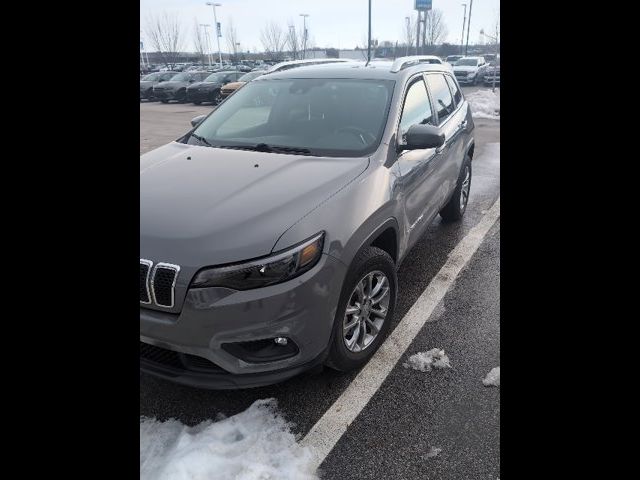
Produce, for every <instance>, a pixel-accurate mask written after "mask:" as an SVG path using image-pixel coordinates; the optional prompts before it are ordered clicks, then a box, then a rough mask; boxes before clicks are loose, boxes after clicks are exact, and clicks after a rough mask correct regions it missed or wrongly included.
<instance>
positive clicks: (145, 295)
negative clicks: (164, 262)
mask: <svg viewBox="0 0 640 480" xmlns="http://www.w3.org/2000/svg"><path fill="white" fill-rule="evenodd" d="M148 273H149V265H146V264H144V263H141V264H140V301H141V302H143V303H149V292H148V291H147V275H148Z"/></svg>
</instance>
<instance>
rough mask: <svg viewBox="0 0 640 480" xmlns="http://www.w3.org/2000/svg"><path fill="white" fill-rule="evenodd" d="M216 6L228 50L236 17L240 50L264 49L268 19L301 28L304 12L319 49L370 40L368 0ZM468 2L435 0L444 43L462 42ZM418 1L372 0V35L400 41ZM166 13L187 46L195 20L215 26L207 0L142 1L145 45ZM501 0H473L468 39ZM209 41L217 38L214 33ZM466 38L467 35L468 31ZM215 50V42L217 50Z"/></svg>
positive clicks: (249, 1)
mask: <svg viewBox="0 0 640 480" xmlns="http://www.w3.org/2000/svg"><path fill="white" fill-rule="evenodd" d="M216 3H221V4H222V6H221V7H216V13H217V15H218V21H219V22H220V23H222V34H223V38H221V39H220V47H221V49H222V50H223V51H227V46H226V41H225V39H224V34H225V24H226V23H227V22H228V21H229V19H233V23H234V25H235V28H236V31H237V32H238V39H239V41H240V43H241V48H242V50H244V51H246V50H251V51H253V50H254V49H256V50H257V51H262V50H263V48H262V44H261V43H260V30H261V29H262V28H263V26H264V25H265V23H266V22H268V21H270V20H273V21H276V22H278V23H280V24H281V25H282V26H283V27H286V25H287V22H288V21H289V20H292V21H293V22H294V23H295V24H296V25H298V26H301V24H302V17H300V16H299V14H300V13H308V14H309V17H307V28H308V29H309V37H310V39H312V40H313V42H314V43H315V45H316V46H318V47H332V48H354V47H355V46H356V45H359V46H361V47H362V46H363V40H365V44H366V35H367V5H368V0H321V1H318V0H219V1H218V2H216ZM462 3H467V16H468V13H469V3H470V0H433V8H434V9H439V10H442V12H443V15H444V21H445V24H446V26H447V30H448V35H447V39H446V41H447V42H449V43H459V42H460V34H461V33H462V18H463V13H464V7H463V6H462ZM413 5H414V0H372V15H371V17H372V19H371V23H372V37H373V38H377V39H378V40H379V41H383V40H389V41H392V42H395V41H396V40H398V41H399V42H402V40H403V38H404V36H403V33H402V31H403V28H404V24H405V17H406V16H408V15H415V14H416V12H415V11H414V10H413ZM164 11H166V12H167V13H169V14H172V15H178V16H179V18H180V19H181V20H182V23H183V25H184V30H185V32H186V33H187V34H186V35H185V39H186V42H185V49H186V50H191V51H193V50H194V46H193V41H192V37H193V34H192V28H193V23H194V20H193V19H194V18H197V20H198V23H205V24H209V25H213V11H212V8H211V7H210V6H207V5H206V0H200V1H198V0H195V1H194V0H140V29H141V30H142V31H143V32H142V33H141V39H142V40H145V49H146V50H152V49H153V48H152V46H151V45H150V44H149V43H148V42H147V41H146V38H147V35H146V34H145V29H146V26H147V18H148V16H149V15H150V14H151V15H157V14H161V13H162V12H164ZM499 11H500V0H475V1H474V2H473V11H472V16H471V33H470V35H469V43H476V42H479V41H480V29H482V28H484V29H485V30H486V31H487V33H489V32H491V31H492V30H493V29H494V25H495V23H496V21H497V20H498V19H499ZM210 35H211V39H212V41H213V40H214V37H213V34H212V33H211V34H210ZM465 37H466V33H465ZM215 49H216V47H215V43H214V50H215Z"/></svg>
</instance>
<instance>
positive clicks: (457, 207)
mask: <svg viewBox="0 0 640 480" xmlns="http://www.w3.org/2000/svg"><path fill="white" fill-rule="evenodd" d="M470 193H471V157H470V156H469V155H468V154H467V155H466V156H465V158H464V163H463V164H462V168H461V169H460V175H459V176H458V183H457V184H456V189H455V190H454V191H453V195H451V198H450V199H449V202H447V204H446V205H445V206H444V207H443V208H442V210H440V216H441V217H442V219H443V220H444V221H445V222H455V221H458V220H460V219H461V218H462V216H463V215H464V212H466V210H467V204H468V203H469V194H470Z"/></svg>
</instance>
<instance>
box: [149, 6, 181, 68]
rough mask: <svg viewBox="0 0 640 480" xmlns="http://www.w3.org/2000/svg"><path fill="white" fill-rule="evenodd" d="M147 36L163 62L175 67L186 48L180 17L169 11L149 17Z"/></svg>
mask: <svg viewBox="0 0 640 480" xmlns="http://www.w3.org/2000/svg"><path fill="white" fill-rule="evenodd" d="M146 30H147V36H148V37H149V40H150V41H151V45H152V46H153V48H154V49H155V50H156V51H157V52H158V53H159V54H160V58H161V59H162V62H163V63H164V64H165V65H167V66H169V67H171V68H173V67H174V65H175V64H176V63H178V60H179V58H180V52H181V51H182V50H183V49H184V48H183V47H184V36H183V32H182V28H181V22H180V19H179V18H178V17H177V16H170V15H169V14H168V13H167V12H163V13H162V14H161V15H157V16H155V15H149V17H147V26H146Z"/></svg>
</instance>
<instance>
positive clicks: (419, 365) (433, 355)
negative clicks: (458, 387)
mask: <svg viewBox="0 0 640 480" xmlns="http://www.w3.org/2000/svg"><path fill="white" fill-rule="evenodd" d="M402 366H403V367H405V368H413V369H414V370H420V371H421V372H430V371H431V369H432V368H434V367H435V368H451V365H450V364H449V357H447V355H446V354H445V353H444V350H440V349H439V348H432V349H431V350H429V351H428V352H418V353H416V354H414V355H411V356H410V357H409V360H408V361H407V362H405V363H403V364H402Z"/></svg>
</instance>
